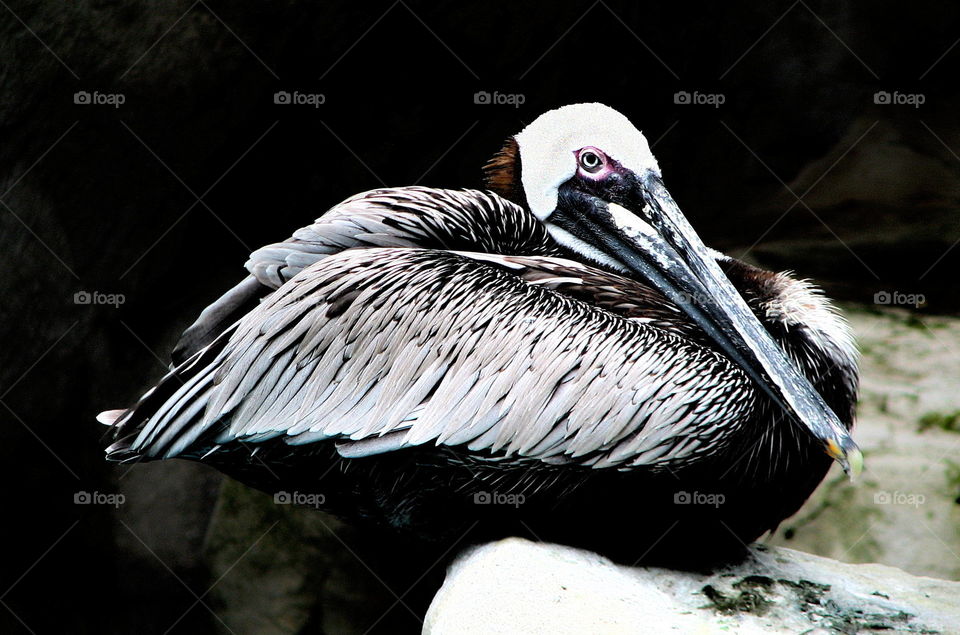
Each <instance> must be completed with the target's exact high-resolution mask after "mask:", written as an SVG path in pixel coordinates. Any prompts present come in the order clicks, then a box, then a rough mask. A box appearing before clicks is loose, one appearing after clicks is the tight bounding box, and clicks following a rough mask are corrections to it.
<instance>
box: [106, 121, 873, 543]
mask: <svg viewBox="0 0 960 635" xmlns="http://www.w3.org/2000/svg"><path fill="white" fill-rule="evenodd" d="M485 183H486V185H487V188H488V189H487V190H484V191H480V190H443V189H431V188H425V187H400V188H384V189H377V190H373V191H369V192H365V193H362V194H359V195H357V196H354V197H352V198H350V199H348V200H346V201H344V202H342V203H340V204H339V205H336V206H335V207H333V208H331V209H330V210H329V211H327V212H326V213H325V214H324V215H322V216H321V217H320V218H318V219H317V220H316V221H315V222H314V223H313V224H311V225H308V226H306V227H304V228H302V229H299V230H297V231H296V232H294V234H293V236H292V237H291V238H290V239H289V240H287V241H285V242H281V243H276V244H272V245H268V246H266V247H263V248H261V249H259V250H257V251H255V252H254V253H253V254H252V255H251V256H250V259H249V260H248V261H247V263H246V269H247V271H248V274H249V275H248V276H247V277H246V278H245V279H244V280H242V281H241V282H240V283H239V284H238V285H237V286H235V287H234V288H233V289H231V290H230V291H228V292H227V293H226V294H225V295H223V296H222V297H221V298H220V299H218V300H217V301H216V302H214V303H213V304H212V305H210V306H209V307H208V308H207V309H205V310H204V311H203V313H201V315H200V317H199V318H198V319H197V321H196V322H195V323H194V324H193V325H192V326H191V327H190V328H189V329H187V331H186V332H185V333H184V336H183V337H182V339H181V341H180V343H179V344H178V345H177V347H176V349H175V351H174V354H173V358H174V360H175V364H174V366H173V367H172V370H171V371H170V372H169V374H167V375H166V376H165V377H164V378H163V379H161V380H160V382H159V383H158V384H157V385H156V386H155V387H154V388H152V389H151V390H150V391H148V392H147V393H146V394H145V395H144V396H143V397H142V398H141V399H140V400H139V402H137V403H136V404H135V405H134V406H132V407H130V408H128V409H123V410H112V411H107V412H104V413H101V415H100V416H99V417H98V419H99V420H100V421H101V422H102V423H105V424H108V425H111V426H113V429H114V432H115V442H114V443H113V444H112V445H110V446H109V448H107V456H108V459H109V460H112V461H121V462H130V461H146V460H157V459H171V458H181V459H190V460H194V461H202V462H204V463H207V464H210V465H213V466H215V467H216V468H218V469H219V470H221V471H223V472H225V473H226V474H228V475H231V476H233V477H235V478H236V479H238V480H240V481H242V482H244V483H246V484H248V485H250V486H253V487H255V488H258V489H261V490H264V491H267V492H272V493H278V492H284V493H291V492H294V493H300V494H301V495H307V494H309V493H313V494H315V495H322V501H323V505H322V507H323V508H324V509H326V510H328V511H331V512H333V513H335V514H338V515H340V516H343V517H345V518H347V519H352V520H354V521H357V522H365V523H369V524H371V525H372V526H376V527H380V528H384V529H386V530H388V531H390V532H394V533H396V534H400V535H407V536H413V537H415V538H416V539H418V540H425V541H443V540H446V539H449V538H450V537H453V536H460V535H461V534H462V532H463V531H464V529H465V528H467V527H471V528H475V531H474V534H475V537H476V539H482V538H490V537H500V536H504V535H509V534H513V533H517V532H518V531H519V532H523V533H525V534H527V535H529V534H530V533H532V534H534V536H536V537H537V538H541V539H545V540H556V541H562V542H566V543H568V544H576V545H582V546H586V547H589V548H594V549H599V550H601V551H603V552H604V553H609V554H612V555H613V557H617V558H623V559H629V560H641V559H646V560H650V561H656V560H659V561H671V560H677V561H680V560H690V561H700V560H707V559H712V558H713V557H714V556H719V555H720V554H723V553H732V552H734V551H738V550H740V549H742V547H743V546H744V545H745V544H747V543H749V542H751V541H753V540H755V539H757V538H758V537H759V536H761V535H762V534H763V533H764V532H766V531H770V530H773V529H774V528H776V527H777V526H778V524H779V523H780V522H781V521H782V520H783V519H785V518H786V517H788V516H790V515H791V514H793V513H794V512H795V511H796V510H797V509H798V508H799V507H800V505H801V504H802V503H803V502H804V500H806V498H807V497H808V496H809V495H810V494H811V493H812V492H813V490H814V489H815V488H816V487H817V485H818V484H819V483H820V482H821V481H822V480H823V478H824V476H825V475H826V473H827V471H828V469H829V467H830V465H831V462H832V461H836V462H838V463H839V464H840V465H841V466H842V467H843V469H844V470H845V471H846V472H848V473H849V474H851V475H855V474H857V473H858V472H859V471H860V469H861V465H862V455H861V454H860V451H859V450H858V448H857V446H856V444H855V443H854V442H853V440H852V438H851V436H850V429H851V428H852V425H853V420H854V407H855V403H856V399H857V390H858V370H857V363H858V359H857V352H856V347H855V344H854V341H853V339H852V336H851V333H850V330H849V328H848V326H847V324H846V322H845V321H844V320H843V318H842V317H841V316H840V315H839V314H838V313H837V311H836V310H835V309H834V308H833V307H832V306H831V305H830V303H829V302H828V301H827V300H826V299H825V298H824V297H823V296H822V294H821V293H820V292H819V290H817V289H816V288H815V287H814V286H812V285H811V284H810V283H809V282H806V281H803V280H799V279H796V278H794V277H793V276H791V275H790V274H788V273H774V272H769V271H764V270H761V269H758V268H755V267H752V266H750V265H748V264H746V263H743V262H740V261H737V260H734V259H732V258H729V257H727V256H724V255H723V254H721V253H719V252H717V251H713V250H710V249H708V248H707V247H705V246H704V244H703V243H702V242H701V240H700V238H699V237H698V236H697V234H696V233H695V231H694V230H693V228H692V227H691V226H690V224H689V222H688V221H687V220H686V218H685V217H684V215H683V214H682V213H681V211H680V209H679V207H678V206H677V204H676V203H675V202H674V200H673V198H672V197H671V196H670V194H669V193H668V191H667V189H666V187H665V186H664V183H663V180H662V177H661V171H660V168H659V166H658V164H657V161H656V159H655V158H654V156H653V154H652V153H651V151H650V148H649V146H648V144H647V141H646V139H645V138H644V136H643V135H642V134H641V132H640V131H639V130H638V129H637V128H635V127H634V125H633V124H632V123H631V122H630V121H629V120H628V119H627V118H626V117H625V116H624V115H622V114H620V113H619V112H617V111H615V110H613V109H611V108H609V107H607V106H604V105H601V104H575V105H569V106H565V107H562V108H559V109H556V110H552V111H549V112H547V113H545V114H543V115H541V116H540V117H539V118H537V119H536V120H535V121H533V122H532V123H531V124H530V125H529V126H527V127H526V128H525V129H524V130H523V131H521V132H520V133H519V134H517V135H515V136H514V137H511V138H509V139H508V140H507V142H506V144H505V145H504V146H503V148H502V149H501V150H500V151H499V152H497V153H496V154H495V155H494V157H493V159H492V160H491V161H490V162H489V163H488V164H487V165H486V166H485ZM314 500H320V499H319V498H317V499H314ZM518 523H519V524H518Z"/></svg>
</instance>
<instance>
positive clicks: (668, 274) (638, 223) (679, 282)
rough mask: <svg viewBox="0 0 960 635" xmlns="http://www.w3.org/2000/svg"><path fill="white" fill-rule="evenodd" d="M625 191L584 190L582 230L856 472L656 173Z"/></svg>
mask: <svg viewBox="0 0 960 635" xmlns="http://www.w3.org/2000/svg"><path fill="white" fill-rule="evenodd" d="M629 192H630V193H627V192H625V191H624V190H621V191H620V192H619V193H618V194H617V196H616V197H614V198H616V199H617V200H618V202H617V203H615V202H606V203H604V202H603V201H598V199H597V198H594V197H588V198H589V199H591V200H592V201H593V204H594V206H596V204H597V203H598V202H599V203H600V204H601V205H604V204H605V209H596V208H594V209H593V210H592V213H591V212H587V213H581V214H578V216H577V219H576V222H577V223H578V224H580V225H581V227H580V228H578V229H580V230H581V231H579V232H578V233H580V234H581V236H582V238H587V240H588V242H591V243H593V245H594V246H595V247H596V248H597V249H599V250H600V251H602V252H603V253H604V254H605V255H607V256H609V257H610V258H612V259H614V260H615V261H617V262H619V263H622V264H623V265H624V266H625V267H626V268H627V269H628V270H630V271H632V272H633V273H634V274H636V275H639V276H640V277H641V278H642V279H644V280H646V281H647V282H648V283H650V284H651V285H653V286H654V287H656V288H657V289H659V290H660V292H661V293H663V294H664V295H665V296H666V297H667V298H669V299H670V300H671V301H672V302H673V303H675V304H676V305H677V306H678V307H680V308H681V309H682V310H683V311H684V312H685V313H686V314H687V315H688V316H690V318H691V319H693V320H694V321H696V323H697V324H698V325H700V327H701V328H702V329H703V330H704V331H705V332H706V333H707V335H708V336H709V337H711V338H712V339H713V340H714V341H715V342H716V343H717V344H718V345H719V346H720V348H721V349H723V351H724V352H725V353H726V354H727V355H728V356H729V357H730V359H732V360H733V361H734V362H736V363H737V365H739V366H740V367H741V368H742V369H743V370H744V371H745V372H746V373H747V374H748V375H749V376H750V378H751V379H753V381H754V382H755V383H756V384H757V385H758V386H759V387H760V388H761V389H762V390H763V391H764V392H766V393H767V394H768V395H769V396H770V398H771V399H773V401H774V402H775V403H776V404H778V405H779V406H780V407H781V408H783V409H784V410H785V411H786V412H787V414H788V415H789V416H790V417H791V418H793V419H795V420H796V421H798V422H800V423H801V424H802V425H804V426H805V427H806V428H807V429H808V430H809V431H810V432H811V433H812V434H813V435H814V436H815V437H816V438H818V439H820V440H821V441H822V442H823V444H824V449H825V451H826V452H827V454H829V455H830V456H831V457H832V458H834V459H835V460H836V461H837V462H839V463H840V465H841V466H842V467H843V469H844V471H845V472H846V473H847V474H848V475H850V476H851V478H853V477H855V476H857V475H858V474H859V473H860V471H861V469H862V466H863V455H862V454H861V452H860V450H859V448H858V447H857V445H856V443H854V441H853V439H852V438H851V437H850V434H849V432H848V431H847V429H846V427H845V426H844V425H843V424H842V423H841V422H840V420H839V419H838V418H837V416H836V414H834V412H833V411H832V410H831V409H830V407H829V406H828V405H827V404H826V402H824V400H823V398H822V397H821V396H820V394H819V393H818V392H817V391H816V390H815V389H814V387H813V386H812V385H811V384H810V382H809V381H807V379H806V378H805V377H804V376H803V375H801V374H800V372H799V371H798V370H797V368H796V367H795V366H794V365H793V364H792V363H791V362H790V361H789V360H788V359H787V358H786V356H785V355H784V353H783V350H782V349H781V348H780V346H779V345H778V344H777V343H776V342H774V340H773V338H772V337H771V336H770V334H769V333H768V332H767V330H766V329H765V328H764V327H763V325H762V324H761V323H760V321H759V320H758V319H757V318H756V316H755V315H754V314H753V312H752V311H751V310H750V309H749V308H748V307H747V304H746V302H744V300H743V298H742V297H741V296H740V294H739V293H738V292H737V290H736V289H735V288H734V287H733V285H732V284H731V283H730V280H729V279H728V278H727V277H726V275H724V273H723V271H722V270H721V269H720V266H719V265H718V264H717V262H716V259H715V258H714V257H713V256H712V255H711V254H710V252H709V250H708V249H707V248H706V246H704V244H703V242H702V241H701V240H700V237H699V236H697V234H696V232H695V231H694V230H693V227H691V226H690V223H689V222H688V221H687V219H686V218H685V217H684V216H683V214H682V213H681V212H680V209H679V207H677V204H676V203H675V202H674V200H673V197H671V196H670V193H669V192H668V191H667V189H666V187H664V185H663V182H662V181H661V180H660V177H659V176H658V175H655V174H650V175H648V176H647V177H646V178H645V179H644V180H642V181H641V180H640V179H637V181H636V183H635V184H634V187H631V188H629ZM628 199H632V200H630V201H629V202H628ZM619 202H623V203H624V204H625V205H627V206H628V207H629V208H631V209H632V210H634V211H630V209H627V207H624V206H621V205H620V204H618V203H619ZM580 211H581V212H585V211H586V210H580ZM590 239H593V240H590Z"/></svg>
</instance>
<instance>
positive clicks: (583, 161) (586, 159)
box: [579, 150, 603, 172]
mask: <svg viewBox="0 0 960 635" xmlns="http://www.w3.org/2000/svg"><path fill="white" fill-rule="evenodd" d="M579 161H580V167H582V168H583V169H584V170H586V171H587V172H596V171H598V170H599V169H600V168H602V167H603V158H601V156H600V154H599V153H597V152H595V151H593V150H584V151H583V152H581V153H580V157H579Z"/></svg>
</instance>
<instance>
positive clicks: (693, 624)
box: [423, 538, 960, 635]
mask: <svg viewBox="0 0 960 635" xmlns="http://www.w3.org/2000/svg"><path fill="white" fill-rule="evenodd" d="M958 597H960V583H957V582H946V581H942V580H936V579H933V578H924V577H915V576H912V575H910V574H907V573H905V572H903V571H901V570H899V569H895V568H893V567H887V566H883V565H876V564H871V565H850V564H843V563H840V562H837V561H835V560H829V559H826V558H821V557H818V556H813V555H809V554H805V553H802V552H799V551H794V550H792V549H786V548H770V547H763V546H759V547H755V548H754V549H753V551H752V554H751V556H750V558H748V559H747V560H746V561H745V562H743V563H740V564H737V565H734V566H731V567H729V568H725V569H722V570H719V571H716V572H713V573H710V574H703V573H689V572H678V571H671V570H667V569H659V568H630V567H624V566H618V565H616V564H613V563H612V562H610V561H609V560H607V559H606V558H603V557H601V556H598V555H596V554H593V553H590V552H586V551H581V550H578V549H573V548H570V547H564V546H560V545H552V544H545V543H533V542H529V541H527V540H523V539H519V538H510V539H507V540H502V541H499V542H495V543H489V544H486V545H481V546H479V547H475V548H472V549H470V550H468V551H466V552H464V553H463V554H462V555H461V556H460V557H459V558H458V559H457V560H456V561H454V563H453V564H452V565H451V566H450V568H449V571H448V574H447V580H446V582H445V583H444V585H443V587H442V588H441V589H440V591H439V593H438V594H437V596H436V598H435V599H434V601H433V604H432V605H431V606H430V610H429V611H428V613H427V618H426V621H425V624H424V631H423V632H424V633H425V634H427V635H452V634H457V635H469V634H471V633H475V634H479V633H527V634H536V633H550V634H551V635H556V634H563V633H571V634H574V633H576V634H580V633H624V634H626V633H641V632H642V633H714V632H728V633H833V632H839V633H858V632H874V631H882V632H886V633H957V632H960V602H958V601H957V598H958Z"/></svg>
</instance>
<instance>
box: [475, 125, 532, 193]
mask: <svg viewBox="0 0 960 635" xmlns="http://www.w3.org/2000/svg"><path fill="white" fill-rule="evenodd" d="M520 169H521V168H520V146H519V145H518V144H517V140H516V139H515V138H513V137H510V138H509V139H507V140H506V142H505V143H504V144H503V147H502V148H500V150H498V151H497V153H496V154H494V155H493V156H492V157H491V158H490V160H489V161H487V163H486V165H484V166H483V184H484V187H486V188H487V189H490V190H492V191H493V192H496V193H497V194H499V195H500V196H502V197H503V198H505V199H507V200H508V201H511V202H513V203H516V204H517V205H521V206H523V207H527V197H526V196H525V195H524V193H523V185H522V184H521V182H520Z"/></svg>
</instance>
